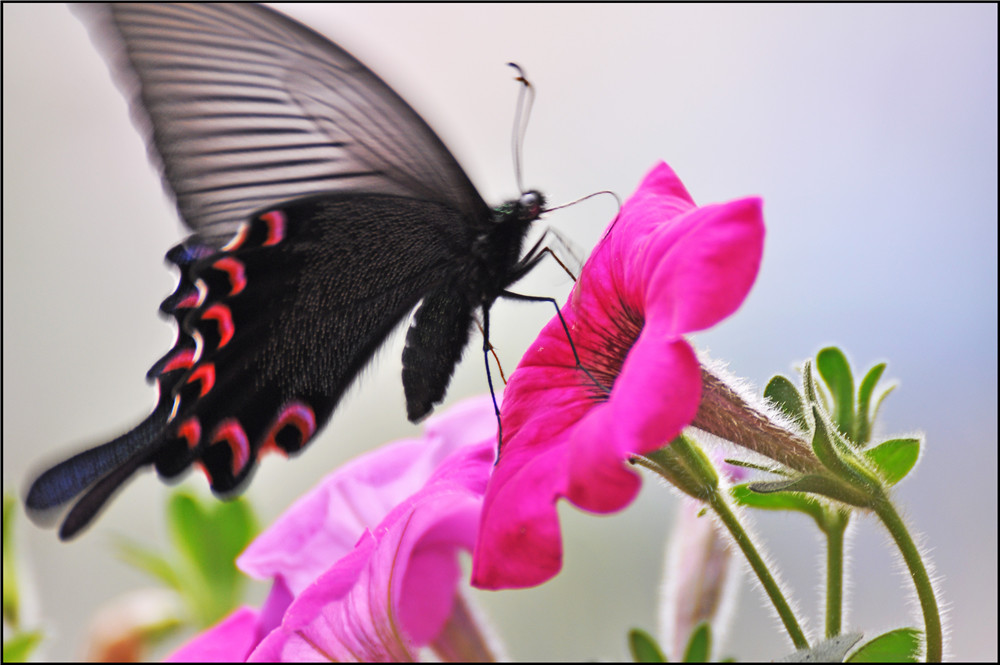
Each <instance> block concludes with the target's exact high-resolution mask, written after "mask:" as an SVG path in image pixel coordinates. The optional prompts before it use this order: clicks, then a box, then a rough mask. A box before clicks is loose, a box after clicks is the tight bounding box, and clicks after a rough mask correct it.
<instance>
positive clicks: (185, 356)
mask: <svg viewBox="0 0 1000 665" xmlns="http://www.w3.org/2000/svg"><path fill="white" fill-rule="evenodd" d="M193 364H194V350H193V349H181V350H180V351H178V352H177V353H175V354H174V355H173V357H172V358H170V360H168V361H167V362H166V364H165V365H163V371H161V372H160V374H167V373H169V372H173V371H175V370H178V369H189V368H190V367H191V365H193Z"/></svg>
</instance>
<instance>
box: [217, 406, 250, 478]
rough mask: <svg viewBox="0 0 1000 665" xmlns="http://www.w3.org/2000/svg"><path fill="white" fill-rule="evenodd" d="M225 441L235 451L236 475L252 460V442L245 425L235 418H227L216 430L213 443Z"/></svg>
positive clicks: (234, 464) (234, 469) (234, 466)
mask: <svg viewBox="0 0 1000 665" xmlns="http://www.w3.org/2000/svg"><path fill="white" fill-rule="evenodd" d="M220 441H225V443H226V445H228V446H229V449H230V450H232V451H233V475H234V476H236V475H238V474H239V472H240V471H241V470H242V469H243V467H245V466H246V464H247V462H249V461H250V442H249V441H248V440H247V434H246V432H244V431H243V427H242V426H241V425H240V423H239V421H238V420H236V419H235V418H226V419H225V420H223V421H222V422H221V423H219V426H218V427H217V428H216V430H215V436H213V437H212V443H218V442H220Z"/></svg>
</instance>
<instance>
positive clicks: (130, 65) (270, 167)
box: [77, 3, 489, 246]
mask: <svg viewBox="0 0 1000 665" xmlns="http://www.w3.org/2000/svg"><path fill="white" fill-rule="evenodd" d="M77 11H78V13H80V14H82V15H83V16H84V17H85V19H86V20H87V22H88V23H89V24H90V25H91V28H92V31H93V33H94V36H95V41H97V42H98V45H99V46H101V47H102V48H103V49H105V50H106V51H107V52H108V57H109V60H110V61H111V62H112V66H113V69H114V73H115V76H116V78H117V79H118V81H119V83H120V85H121V86H122V87H123V88H124V90H125V93H126V95H128V96H129V97H130V99H131V102H132V110H133V117H134V118H135V120H136V122H137V124H138V125H139V128H140V130H141V131H142V132H143V134H144V135H145V136H146V138H147V143H148V145H149V146H150V152H151V154H152V157H153V159H154V161H155V162H156V163H157V164H158V165H159V167H160V168H161V170H162V174H163V177H164V180H165V181H166V185H167V189H168V191H169V192H170V193H171V194H172V195H173V196H174V198H175V200H176V203H177V207H178V210H179V211H180V214H181V217H182V219H183V220H184V222H185V223H186V224H187V225H188V226H189V227H190V228H192V229H193V230H195V231H198V232H199V234H200V238H201V240H202V241H203V242H206V243H209V244H214V245H216V246H218V245H220V244H222V243H224V242H226V241H227V240H228V238H229V237H230V236H231V234H232V233H234V232H235V231H236V229H237V228H238V227H239V225H240V224H241V223H242V222H243V221H245V220H247V219H249V217H250V215H251V214H253V213H254V212H255V211H258V210H264V209H269V208H272V207H277V206H278V205H280V204H281V203H283V202H285V201H288V200H291V199H296V198H301V197H305V196H311V195H315V194H320V193H330V192H367V193H378V194H395V195H400V196H407V197H413V198H418V199H422V200H427V201H436V202H439V203H442V204H444V205H446V206H448V207H450V208H453V209H455V210H457V211H459V212H461V213H463V214H465V215H467V216H469V217H470V218H475V219H482V218H484V217H486V216H488V214H489V211H488V208H487V206H486V204H485V203H484V202H483V201H482V199H481V197H480V196H479V194H478V193H477V192H476V190H475V188H474V187H473V186H472V184H471V182H470V181H469V179H468V177H467V176H466V175H465V173H464V172H463V171H462V169H461V167H460V166H459V165H458V163H457V162H456V161H455V159H454V157H452V155H451V153H449V152H448V150H447V149H446V148H445V146H444V145H443V144H442V143H441V141H440V139H439V138H438V137H437V136H436V135H435V134H434V132H433V131H432V130H431V129H430V127H428V126H427V124H426V123H425V122H424V121H423V119H421V118H420V116H419V115H417V113H416V112H415V111H414V110H413V109H412V108H411V107H410V106H409V105H408V104H407V103H406V102H405V101H403V100H402V98H400V97H399V95H397V94H396V93H395V92H393V90H392V89H391V88H389V86H387V85H386V84H385V83H384V82H382V80H381V79H379V78H378V77H377V76H376V75H375V74H373V73H372V72H371V71H370V70H369V69H368V68H367V67H365V66H364V65H363V64H361V63H360V62H359V61H358V60H356V59H355V58H354V57H353V56H351V55H350V54H348V53H347V52H346V51H344V50H343V49H341V48H340V47H338V46H336V45H335V44H333V43H331V42H330V41H329V40H327V39H326V38H324V37H322V36H320V35H318V34H317V33H315V32H313V31H312V30H310V29H309V28H307V27H305V26H303V25H301V24H299V23H297V22H295V21H293V20H291V19H289V18H287V17H285V16H283V15H281V14H279V13H277V12H274V11H272V10H270V9H268V8H266V7H262V6H259V5H253V4H236V5H225V4H218V5H216V4H159V3H139V4H120V5H97V6H91V5H81V6H79V7H77Z"/></svg>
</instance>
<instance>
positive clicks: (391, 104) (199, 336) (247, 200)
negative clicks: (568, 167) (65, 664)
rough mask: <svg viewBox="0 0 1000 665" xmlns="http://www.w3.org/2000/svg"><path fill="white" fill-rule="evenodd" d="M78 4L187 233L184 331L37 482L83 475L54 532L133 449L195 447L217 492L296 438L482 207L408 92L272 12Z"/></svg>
mask: <svg viewBox="0 0 1000 665" xmlns="http://www.w3.org/2000/svg"><path fill="white" fill-rule="evenodd" d="M79 11H81V12H83V13H85V14H86V15H87V20H88V21H89V22H90V24H91V26H92V28H93V30H94V34H95V37H96V38H97V41H98V42H99V44H100V45H102V46H103V47H105V48H107V49H108V50H109V58H110V59H111V61H112V63H113V69H114V71H115V72H116V75H117V77H118V79H119V81H120V82H121V84H122V85H123V86H124V88H125V90H126V93H127V94H128V95H129V96H130V97H131V99H132V100H133V105H132V108H133V115H134V117H135V119H136V122H137V124H138V125H139V128H140V130H141V131H142V132H143V133H144V134H145V136H146V138H147V141H148V145H149V146H150V153H151V156H152V158H153V160H154V162H156V163H157V164H158V165H159V167H160V168H161V171H162V174H163V178H164V181H165V183H166V186H167V189H168V191H169V192H170V193H172V194H173V195H174V197H175V200H176V203H177V206H178V209H179V211H180V214H181V217H182V219H183V220H184V222H185V224H187V226H189V227H190V228H191V229H193V230H194V231H195V233H194V235H193V236H191V237H190V238H189V239H187V240H186V241H185V242H184V243H183V244H182V245H180V246H178V247H176V248H174V249H173V250H171V252H170V253H169V254H168V257H167V258H168V260H169V261H171V262H172V263H174V264H175V265H176V266H177V267H178V268H179V269H180V271H181V280H180V284H179V286H178V289H177V291H176V292H175V293H174V294H173V295H172V296H170V297H169V298H167V300H166V301H164V303H163V306H162V307H161V309H162V310H163V311H164V312H166V313H168V314H170V315H172V316H174V317H175V319H176V320H177V323H178V339H177V342H176V343H175V345H174V347H173V348H172V349H171V350H170V352H168V353H167V354H166V355H165V356H164V357H163V358H162V359H161V360H160V361H159V362H158V363H157V364H156V365H154V367H153V368H152V369H151V370H150V373H149V378H150V379H151V380H155V381H156V382H157V383H158V386H159V389H160V397H159V400H158V403H157V406H156V407H155V409H154V410H153V412H152V414H151V415H150V416H149V417H148V418H147V419H146V420H144V421H143V422H142V423H141V424H140V425H139V426H137V427H136V428H135V429H133V430H132V431H130V432H128V433H126V434H125V435H123V436H121V437H118V438H117V439H114V440H112V441H110V442H108V443H106V444H103V445H101V446H98V447H96V448H93V449H91V450H88V451H85V452H83V453H81V454H79V455H77V456H75V457H73V458H70V459H69V460H67V461H65V462H63V463H61V464H59V465H56V466H55V467H53V468H52V469H50V470H48V471H46V472H45V473H43V474H42V475H41V476H40V477H39V478H38V479H37V480H36V481H35V483H34V484H33V485H32V487H31V489H30V491H29V495H28V497H27V504H28V507H29V508H31V509H32V510H33V511H36V513H37V512H40V511H47V510H49V509H51V508H54V507H57V506H60V505H61V504H64V503H66V502H68V501H70V500H72V499H74V498H75V497H77V496H78V495H80V494H81V493H83V496H82V497H81V498H80V499H78V500H77V502H76V504H75V506H74V507H73V509H72V510H71V511H70V513H69V515H68V517H67V519H66V521H65V522H64V523H63V527H62V530H61V532H60V536H61V537H63V538H69V537H71V536H72V535H74V534H75V533H76V532H77V531H79V529H81V528H83V527H84V526H85V525H86V524H87V523H88V522H89V521H90V520H91V519H92V518H93V517H94V516H95V515H96V513H97V512H98V510H99V509H100V508H101V506H102V505H103V504H104V503H105V502H106V501H107V499H108V498H109V497H110V496H111V495H112V494H113V492H114V491H115V489H117V488H118V486H120V485H121V483H122V482H124V481H125V480H126V479H127V478H128V477H129V476H130V475H131V474H132V473H133V472H134V471H135V470H136V469H138V468H140V467H141V466H143V465H146V464H155V466H156V468H157V470H158V471H159V472H160V473H161V475H164V476H172V475H176V474H177V473H180V472H181V471H183V470H184V469H186V468H187V467H188V466H190V464H192V463H193V462H196V461H197V462H200V463H201V464H202V465H203V466H204V468H205V470H206V471H207V473H208V475H209V478H210V481H211V483H212V487H213V489H214V490H216V491H219V492H228V491H230V490H233V489H235V488H237V487H238V486H240V485H241V484H242V483H243V482H244V481H245V480H246V479H247V477H248V476H249V474H250V473H251V472H252V469H253V468H254V465H255V462H256V460H257V458H258V455H259V454H260V453H261V452H262V451H266V450H279V451H283V452H286V453H289V452H295V451H296V450H298V449H300V448H301V447H302V446H303V445H305V444H306V443H307V442H308V441H309V439H310V438H311V437H312V436H313V434H314V433H315V432H316V431H317V430H318V429H319V428H320V427H322V425H323V424H324V423H325V422H326V420H327V419H328V418H329V416H330V414H331V413H332V411H333V409H334V407H335V406H336V404H337V402H338V401H339V399H340V397H341V396H342V394H343V392H344V391H345V390H346V389H347V387H348V386H349V385H350V384H351V382H352V381H353V380H354V378H355V377H356V375H357V374H358V372H359V371H360V370H361V368H362V367H363V366H364V365H365V364H366V363H367V362H368V360H369V359H370V357H371V356H372V354H373V353H374V352H375V351H376V349H377V348H378V347H379V346H380V345H381V344H382V343H383V342H384V340H385V338H386V336H387V335H388V334H389V332H390V331H391V330H392V329H393V328H394V327H395V326H396V324H398V322H399V321H400V319H401V318H402V317H403V316H405V314H406V313H407V312H408V311H410V310H411V309H412V308H413V307H414V306H415V305H416V304H417V303H418V302H419V301H420V299H421V298H422V297H423V296H424V295H425V294H427V293H428V292H431V291H434V290H435V288H436V287H440V285H441V284H442V283H443V282H445V281H446V280H447V279H448V278H449V277H451V278H454V275H455V274H456V264H457V262H458V261H459V259H460V257H462V256H465V255H467V254H468V251H469V248H470V247H471V245H472V242H473V240H474V236H475V235H476V233H478V232H479V230H480V229H477V227H476V224H477V223H479V222H482V221H483V220H487V219H488V217H489V214H490V213H489V210H488V208H487V206H486V204H485V203H484V202H483V201H482V199H481V197H480V196H479V194H478V193H477V192H476V190H475V188H474V187H473V186H472V184H471V182H470V181H469V180H468V177H467V176H466V175H465V173H464V172H463V171H462V170H461V168H460V167H459V166H458V164H457V162H456V161H455V159H454V158H453V157H452V156H451V154H450V153H449V152H448V151H447V149H446V148H445V147H444V145H443V144H442V143H441V141H440V140H439V139H438V138H437V136H436V135H435V134H434V133H433V132H432V131H431V129H430V128H429V127H428V126H427V125H426V123H424V121H423V120H422V119H421V118H420V117H419V116H418V115H417V114H416V112H415V111H413V110H412V109H411V108H410V107H409V106H408V105H407V104H406V103H405V102H404V101H403V100H402V99H401V98H400V97H399V96H398V95H396V94H395V93H394V92H393V91H392V90H391V89H390V88H389V87H388V86H387V85H386V84H385V83H383V82H382V81H381V80H380V79H379V78H378V77H376V76H375V75H374V74H373V73H372V72H371V71H370V70H368V69H367V68H366V67H365V66H364V65H362V64H361V63H359V62H358V61H357V60H355V59H354V58H353V57H352V56H350V55H349V54H347V53H346V52H345V51H343V50H342V49H340V48H339V47H337V46H336V45H334V44H332V43H330V42H329V41H327V40H326V39H325V38H323V37H321V36H319V35H318V34H316V33H314V32H313V31H311V30H309V29H308V28H305V27H304V26H302V25H300V24H298V23H296V22H294V21H292V20H291V19H288V18H287V17H285V16H282V15H281V14H278V13H276V12H273V11H271V10H269V9H267V8H264V7H260V6H255V5H244V4H239V5H150V4H139V5H122V6H119V5H114V6H97V7H89V6H88V7H87V8H84V9H81V10H79ZM465 325H466V326H467V325H468V319H466V322H465ZM448 369H449V370H450V368H448ZM433 393H434V391H429V392H428V396H429V397H433ZM427 409H429V403H428V405H427Z"/></svg>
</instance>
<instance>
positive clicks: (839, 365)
mask: <svg viewBox="0 0 1000 665" xmlns="http://www.w3.org/2000/svg"><path fill="white" fill-rule="evenodd" d="M816 370H817V371H818V372H819V375H820V376H821V377H823V382H824V383H826V385H827V387H829V389H830V393H831V395H832V396H833V422H834V424H835V425H836V426H837V429H839V430H840V431H841V432H842V433H843V434H844V435H846V436H848V437H853V436H854V429H855V428H854V377H853V376H852V375H851V366H850V364H848V362H847V358H846V357H845V356H844V353H843V352H842V351H841V350H840V349H838V348H837V347H835V346H829V347H827V348H825V349H822V350H821V351H820V352H819V353H818V354H816Z"/></svg>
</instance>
